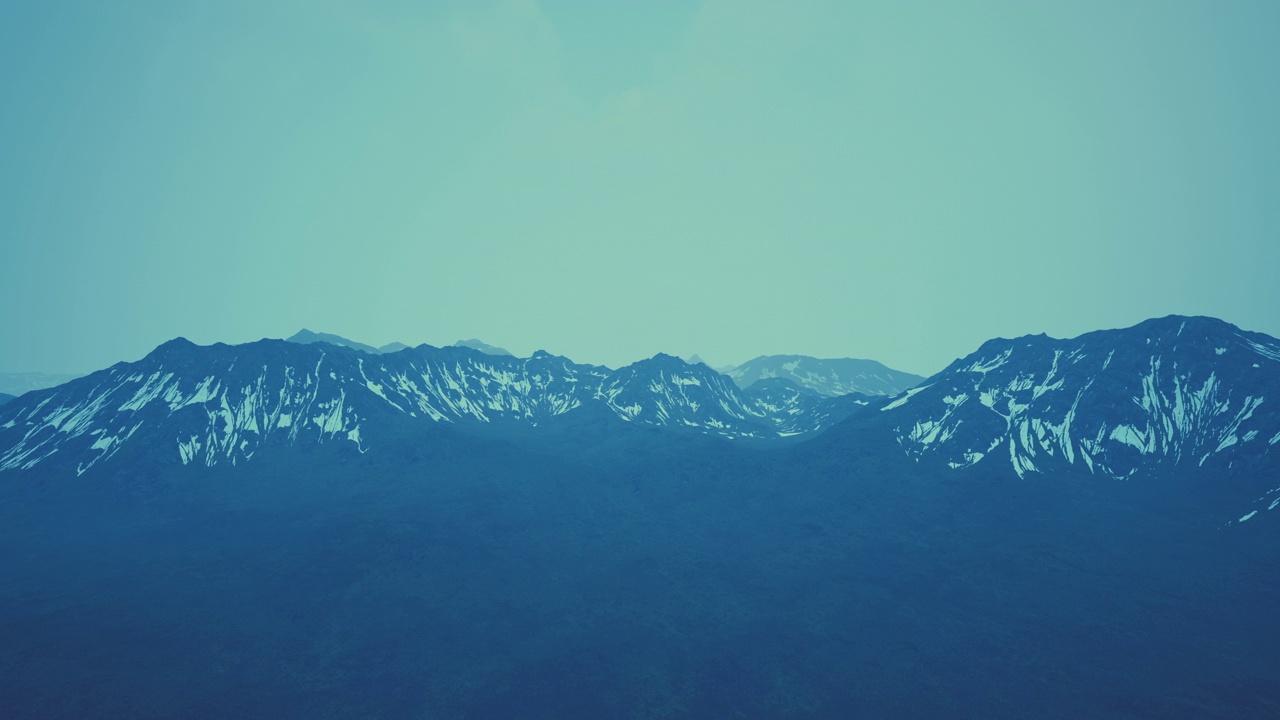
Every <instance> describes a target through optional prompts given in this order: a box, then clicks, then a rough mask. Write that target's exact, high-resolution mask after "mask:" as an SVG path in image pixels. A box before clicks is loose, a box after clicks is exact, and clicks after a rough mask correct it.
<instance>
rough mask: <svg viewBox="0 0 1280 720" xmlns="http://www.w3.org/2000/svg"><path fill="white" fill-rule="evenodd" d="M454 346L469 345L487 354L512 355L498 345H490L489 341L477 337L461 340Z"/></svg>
mask: <svg viewBox="0 0 1280 720" xmlns="http://www.w3.org/2000/svg"><path fill="white" fill-rule="evenodd" d="M453 347H468V348H471V349H472V350H479V351H480V352H482V353H484V354H486V355H511V353H509V352H507V351H506V350H504V349H502V348H500V347H498V346H496V345H490V344H489V343H486V342H482V341H480V340H477V339H475V338H471V339H470V340H459V341H458V342H456V343H454V344H453Z"/></svg>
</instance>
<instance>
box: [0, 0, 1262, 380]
mask: <svg viewBox="0 0 1280 720" xmlns="http://www.w3.org/2000/svg"><path fill="white" fill-rule="evenodd" d="M1278 27H1280V3H1277V2H1274V0H1267V1H1265V2H1256V3H1253V2H1245V1H1243V0H1236V1H1233V2H1219V1H1214V2H1177V1H1174V0H1158V1H1157V0H1150V1H1145V2H1138V1H1134V2H1117V1H1116V0H1106V1H1105V2H1082V1H1081V0H1070V1H1069V2H1053V1H1049V0H1037V1H1036V2H1025V1H1018V2H942V1H939V2H874V3H861V2H853V1H851V0H838V1H835V2H806V1H798V2H750V1H747V2H719V1H718V0H708V1H707V2H694V1H686V2H675V1H672V2H646V3H638V2H632V3H621V2H608V3H603V2H585V1H584V2H569V1H567V0H559V1H553V0H543V1H542V2H535V1H534V0H523V1H513V2H471V1H468V2H432V3H421V2H365V3H354V2H352V3H348V2H337V1H328V2H326V1H323V0H314V1H312V0H308V1H307V2H300V1H299V2H288V1H285V0H276V1H262V0H258V1H254V2H233V1H230V0H216V1H213V0H211V1H209V2H178V1H175V0H163V1H156V2H145V1H132V2H102V1H100V0H92V1H87V2H72V1H70V0H59V1H57V2H29V1H27V0H0V308H3V310H2V312H0V371H9V372H14V371H37V370H38V371H48V372H60V371H87V370H91V369H95V368H98V367H102V366H106V365H108V364H110V363H113V362H116V361H118V360H133V359H136V358H139V357H141V356H142V355H144V354H146V352H148V351H149V350H150V349H151V348H152V347H153V346H155V345H157V344H159V343H161V342H163V341H165V340H167V339H169V338H172V337H174V336H179V335H181V336H185V337H187V338H189V339H191V340H192V341H194V342H198V343H211V342H215V341H225V342H245V341H250V340H255V339H258V338H261V337H284V336H287V335H290V334H292V333H293V332H294V331H296V330H297V329H299V328H301V327H308V328H311V329H313V330H318V331H327V332H333V333H338V334H341V335H346V336H348V337H351V338H353V339H356V340H360V341H363V342H367V343H371V344H383V343H386V342H390V341H395V340H398V341H403V342H407V343H410V344H417V343H420V342H429V343H432V344H436V345H441V344H448V343H451V342H453V341H454V340H457V339H459V338H470V337H479V338H482V339H484V340H485V341H487V342H491V343H494V344H497V345H502V346H504V347H507V348H508V349H510V350H512V351H513V352H516V353H517V354H527V353H530V352H532V351H533V350H536V349H539V348H545V349H547V350H549V351H552V352H555V353H559V354H564V355H568V356H570V357H572V358H574V359H575V360H578V361H581V362H597V363H601V364H607V365H611V366H618V365H622V364H626V363H628V362H631V361H634V360H636V359H639V358H642V357H647V356H649V355H652V354H653V353H655V352H657V351H664V352H669V353H673V354H679V355H688V354H690V353H698V354H700V355H702V356H703V357H704V358H706V359H707V360H708V361H709V362H710V363H711V364H713V365H720V364H726V363H736V362H742V361H744V360H747V359H749V358H751V357H754V356H756V355H761V354H773V353H800V354H808V355H816V356H820V357H844V356H853V357H868V358H874V359H877V360H880V361H882V362H884V363H886V364H888V365H890V366H892V367H895V368H899V369H902V370H907V371H912V372H917V373H921V374H929V373H932V372H934V371H936V370H939V369H941V368H942V367H943V366H944V365H945V364H946V363H947V362H949V361H950V360H951V359H953V358H955V357H957V356H959V355H963V354H966V353H968V352H970V351H972V350H973V349H975V348H976V347H977V346H978V345H979V344H980V343H981V342H982V341H983V340H985V339H987V338H990V337H994V336H1005V337H1009V336H1014V335H1021V334H1026V333H1037V332H1047V333H1049V334H1050V335H1054V336H1070V335H1075V334H1079V333H1081V332H1086V331H1089V330H1094V329H1099V328H1106V327H1120V326H1126V325H1130V324H1133V323H1135V322H1138V321H1140V320H1142V319H1144V318H1147V317H1152V316H1161V315H1167V314H1170V313H1182V314H1204V315H1213V316H1217V317H1221V318H1223V319H1225V320H1228V321H1230V322H1233V323H1236V324H1238V325H1240V326H1242V327H1245V328H1247V329H1252V330H1259V331H1262V332H1267V333H1269V334H1271V335H1280V289H1278V288H1280V282H1278V280H1277V278H1278V277H1280V131H1278V130H1277V128H1280V75H1278V74H1277V68H1280V50H1277V48H1280V44H1278V43H1276V42H1275V33H1276V28H1278Z"/></svg>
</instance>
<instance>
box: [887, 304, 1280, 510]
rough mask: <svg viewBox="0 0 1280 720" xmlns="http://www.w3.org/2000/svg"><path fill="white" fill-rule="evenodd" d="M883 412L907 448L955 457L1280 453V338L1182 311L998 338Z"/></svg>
mask: <svg viewBox="0 0 1280 720" xmlns="http://www.w3.org/2000/svg"><path fill="white" fill-rule="evenodd" d="M877 414H878V415H879V416H880V420H881V421H882V422H885V423H888V424H889V425H890V426H891V427H892V429H893V431H894V433H895V434H896V437H897V439H898V442H899V443H900V444H901V446H902V447H903V448H904V449H905V450H906V452H907V453H908V454H909V455H911V456H913V457H916V458H921V459H924V458H931V459H937V460H940V461H942V462H944V463H945V464H946V465H948V466H949V467H952V468H962V467H968V466H972V465H975V464H977V463H979V462H1001V463H1009V464H1010V465H1011V466H1012V468H1013V470H1014V471H1015V472H1016V473H1017V474H1018V475H1019V476H1023V477H1025V476H1027V475H1028V474H1030V473H1037V472H1041V471H1045V470H1048V469H1052V468H1059V467H1067V466H1075V467H1080V468H1083V469H1085V470H1087V471H1088V472H1091V473H1094V474H1098V475H1104V476H1109V477H1114V478H1126V477H1130V476H1132V475H1134V474H1135V473H1138V472H1140V471H1142V470H1143V469H1144V468H1150V467H1154V466H1157V465H1160V466H1195V467H1206V468H1222V469H1230V468H1241V467H1247V466H1253V465H1255V464H1257V463H1259V462H1261V461H1262V460H1263V459H1264V458H1266V457H1268V456H1280V341H1277V340H1276V339H1275V338H1271V337H1268V336H1266V335H1261V334H1258V333H1251V332H1246V331H1243V330H1240V329H1239V328H1237V327H1235V326H1234V325H1229V324H1227V323H1225V322H1222V321H1220V320H1214V319H1210V318H1202V317H1178V316H1172V317H1166V318H1161V319H1157V320H1149V321H1146V322H1143V323H1141V324H1139V325H1136V326H1134V327H1132V328H1127V329H1123V330H1108V331H1100V332H1093V333H1088V334H1086V335H1082V336H1080V337H1077V338H1073V339H1069V340H1056V339H1052V338H1049V337H1046V336H1044V335H1037V336H1028V337H1023V338H1018V339H1016V340H991V341H989V342H987V343H985V344H984V345H983V346H982V347H981V348H980V349H979V350H978V351H977V352H975V353H973V354H972V355H969V356H968V357H965V358H963V359H960V360H957V361H956V362H954V363H952V364H951V365H950V366H949V367H948V368H947V369H945V370H944V371H942V372H941V373H939V374H937V375H935V376H933V377H931V378H929V379H927V380H926V381H925V382H924V383H923V384H921V385H920V386H918V387H916V388H913V389H912V390H910V391H908V392H907V393H904V394H902V395H900V396H898V397H897V398H896V399H893V400H892V401H890V402H888V403H886V404H885V405H884V406H883V407H881V408H880V411H879V413H877ZM1276 484H1278V485H1280V482H1277V483H1276Z"/></svg>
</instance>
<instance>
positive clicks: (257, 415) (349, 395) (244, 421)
mask: <svg viewBox="0 0 1280 720" xmlns="http://www.w3.org/2000/svg"><path fill="white" fill-rule="evenodd" d="M304 333H306V331H304ZM304 333H299V335H296V336H294V338H291V339H290V341H287V342H281V341H274V340H262V341H259V342H255V343H249V344H245V345H236V346H230V345H221V344H218V345H213V346H207V347H201V346H196V345H194V344H192V343H190V342H187V341H186V340H183V339H177V340H173V341H170V342H168V343H165V344H164V345H161V346H160V347H159V348H157V349H156V350H155V351H154V352H152V353H151V354H149V355H148V356H147V357H145V358H144V359H142V360H140V361H138V362H135V363H120V364H117V365H115V366H113V367H111V368H108V369H106V370H102V371H99V372H96V373H93V374H91V375H88V376H86V377H83V378H78V379H76V380H72V381H71V382H68V383H65V384H63V385H61V386H59V387H56V388H51V389H46V390H41V391H35V392H31V393H28V394H26V395H24V396H22V397H21V398H19V399H17V400H14V401H10V402H9V403H7V404H6V405H4V409H3V410H2V411H0V470H15V469H31V468H34V467H36V466H38V465H41V464H42V463H53V464H57V465H62V466H66V467H68V468H74V469H75V470H76V472H78V473H83V472H86V471H88V470H90V469H91V468H93V467H94V466H95V465H97V464H99V463H101V462H104V461H107V460H109V459H110V458H112V457H113V456H115V455H117V454H118V453H120V452H121V451H122V450H123V449H124V448H126V447H128V446H129V445H131V444H133V443H136V442H138V439H139V438H148V439H147V441H146V443H145V445H146V446H147V447H151V448H156V449H158V451H159V452H160V454H161V456H166V457H168V458H169V459H172V460H174V461H176V462H180V463H181V464H189V463H198V464H202V465H206V466H213V465H217V464H220V463H230V464H232V465H236V464H240V463H243V462H246V461H249V460H251V459H252V458H253V456H254V454H255V453H257V452H258V451H259V449H260V448H263V447H270V446H277V445H280V446H294V445H305V444H310V443H333V442H339V443H348V444H349V445H350V446H351V447H352V448H353V449H355V450H356V451H357V452H360V453H364V452H368V451H370V450H371V449H376V448H378V447H379V446H381V445H384V444H385V443H386V442H387V441H388V439H390V438H398V437H401V436H404V435H405V434H412V433H414V432H421V429H422V428H425V427H429V426H431V425H434V424H436V423H456V424H462V425H479V426H495V427H500V426H510V425H512V424H525V425H528V426H530V427H537V426H540V425H545V424H547V423H548V422H550V421H552V420H553V419H556V418H558V417H559V416H563V415H570V414H577V415H583V414H589V413H598V412H604V413H605V415H607V416H608V417H610V418H611V419H613V420H616V421H622V422H625V423H631V424H635V425H643V426H651V427H657V428H662V429H664V430H667V431H674V432H695V433H702V434H709V435H714V436H718V437H721V438H726V439H730V440H735V441H753V442H770V441H773V442H776V441H780V440H785V439H796V438H805V437H812V436H815V435H820V434H822V433H823V432H824V431H826V430H829V429H831V428H833V427H835V426H840V433H838V435H841V436H843V435H849V434H851V433H852V434H854V435H857V436H860V437H861V436H865V437H881V436H885V435H887V436H889V437H890V438H891V441H890V442H891V443H892V445H893V446H894V447H896V448H897V449H898V451H900V452H902V453H904V454H905V455H907V456H908V457H910V458H913V459H915V460H917V461H920V462H926V463H936V464H938V465H939V466H941V467H945V468H948V469H951V470H958V469H963V468H968V467H972V466H975V465H977V464H979V463H992V462H996V463H1002V464H1005V465H1007V466H1008V467H1009V468H1010V469H1012V470H1013V472H1014V473H1015V474H1016V475H1017V476H1019V477H1022V476H1025V475H1027V474H1029V473H1039V472H1044V471H1047V470H1051V469H1054V468H1060V467H1080V468H1083V469H1084V470H1086V471H1087V472H1089V473H1093V474H1099V475H1104V476H1107V477H1110V478H1117V479H1118V478H1127V477H1131V476H1133V475H1134V474H1135V473H1137V472H1140V471H1143V470H1144V469H1149V468H1156V467H1165V466H1189V465H1194V466H1196V467H1201V466H1204V467H1208V468H1221V469H1234V468H1236V467H1237V466H1239V467H1240V468H1252V467H1254V466H1257V465H1259V464H1260V463H1262V464H1265V463H1268V462H1271V460H1272V458H1273V457H1275V456H1276V455H1277V454H1278V451H1280V448H1277V444H1278V443H1280V411H1278V410H1277V408H1280V406H1278V405H1276V404H1275V400H1274V398H1276V397H1280V342H1278V341H1276V340H1275V339H1274V338H1271V337H1268V336H1265V335H1261V334H1257V333H1250V332H1246V331H1242V330H1240V329H1239V328H1236V327H1235V326H1232V325H1229V324H1227V323H1224V322H1222V321H1219V320H1214V319H1209V318H1197V317H1178V316H1171V317H1167V318H1163V319H1156V320H1150V321H1147V322H1144V323H1141V324H1139V325H1137V326H1134V327H1131V328H1127V329H1123V330H1108V331H1100V332H1094V333H1088V334H1086V335H1082V336H1080V337H1078V338H1073V339H1069V340H1055V339H1052V338H1048V337H1046V336H1044V335H1037V336H1027V337H1022V338H1017V339H1012V340H1004V339H996V340H991V341H989V342H987V343H985V344H983V345H982V346H981V347H980V348H979V349H978V350H977V351H975V352H974V353H972V354H970V355H968V356H966V357H964V358H961V359H958V360H956V361H955V362H953V363H952V364H951V365H949V366H948V367H947V368H946V369H944V370H943V371H942V372H940V373H937V374H936V375H934V376H932V377H930V378H928V379H925V380H923V382H921V383H919V384H916V385H914V387H911V386H910V384H912V383H914V381H916V380H917V378H916V377H915V376H911V375H908V374H905V373H899V372H896V371H892V370H889V369H887V368H884V366H882V365H880V364H879V363H874V362H872V361H860V360H843V361H822V360H815V359H813V358H800V357H797V356H775V357H765V358H758V359H757V360H754V361H752V362H750V363H747V364H745V365H743V366H741V367H739V368H736V369H735V370H734V371H733V372H731V373H730V374H728V375H725V374H721V373H718V372H716V371H714V370H711V369H710V368H708V367H707V366H706V365H705V364H696V365H695V364H689V363H687V362H685V361H683V360H681V359H679V358H676V357H672V356H669V355H664V354H661V353H659V354H658V355H655V356H654V357H652V358H649V359H647V360H642V361H640V362H637V363H634V364H632V365H629V366H626V367H624V368H620V369H618V370H610V369H609V368H605V367H601V366H594V365H582V364H577V363H574V362H572V361H571V360H569V359H568V358H564V357H560V356H556V355H551V354H549V353H546V352H543V351H539V352H536V353H534V354H533V355H532V356H531V357H528V358H516V357H514V356H511V355H509V354H507V355H503V354H491V353H490V352H488V351H484V350H478V349H475V348H473V347H471V346H469V345H465V344H462V345H455V346H451V347H445V348H437V347H432V346H430V345H420V346H418V347H416V348H405V349H401V350H396V351H385V350H379V349H374V348H372V347H370V346H364V345H360V344H359V343H352V342H351V341H347V340H345V339H343V338H337V337H336V336H323V335H319V334H315V333H311V334H304ZM300 337H301V339H299V338H300ZM325 338H327V339H325ZM472 343H479V341H472ZM479 344H480V345H483V343H479ZM485 347H490V346H485ZM775 373H778V374H775ZM795 379H799V380H801V381H802V382H803V383H804V384H803V385H801V384H799V383H797V382H795ZM872 381H874V382H875V383H881V384H879V385H875V386H874V387H875V388H881V389H883V388H886V387H887V388H894V387H903V386H907V387H909V389H907V390H905V392H900V393H897V394H896V395H893V396H888V397H886V396H883V395H871V394H863V393H858V392H844V393H837V392H836V390H838V389H841V388H846V387H849V386H854V385H856V386H858V387H863V388H866V387H867V385H868V383H871V382H872ZM744 386H745V387H744ZM1268 397H1270V398H1273V400H1272V402H1271V403H1270V404H1268V403H1267V402H1266V400H1267V398H1268ZM415 428H416V429H415ZM1271 494H1273V491H1269V492H1268V493H1267V495H1266V497H1270V496H1271ZM1272 507H1274V506H1273V505H1272Z"/></svg>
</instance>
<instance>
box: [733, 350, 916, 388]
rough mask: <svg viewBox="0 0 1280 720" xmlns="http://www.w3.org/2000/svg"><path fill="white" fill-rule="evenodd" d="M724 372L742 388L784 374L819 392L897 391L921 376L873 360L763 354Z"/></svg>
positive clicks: (783, 376)
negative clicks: (825, 358) (823, 358)
mask: <svg viewBox="0 0 1280 720" xmlns="http://www.w3.org/2000/svg"><path fill="white" fill-rule="evenodd" d="M724 372H725V373H726V374H727V375H728V376H729V377H731V378H733V380H734V382H736V383H738V385H739V386H741V387H743V388H749V387H751V386H752V385H753V384H754V383H756V382H759V381H760V380H764V379H767V378H775V377H780V378H786V379H788V380H790V381H792V382H794V383H795V384H797V385H799V386H801V387H805V388H808V389H810V390H813V391H814V392H816V393H818V394H819V395H827V396H834V395H846V394H848V393H862V394H864V395H897V394H898V393H900V392H902V391H903V390H906V389H907V388H911V387H915V386H916V385H917V384H919V383H920V381H921V380H924V378H922V377H920V376H919V375H912V374H911V373H905V372H901V371H899V370H893V369H891V368H887V367H885V366H884V365H883V364H881V363H878V362H876V361H875V360H857V359H854V358H836V359H829V360H822V359H819V358H812V357H808V356H806V355H762V356H760V357H758V358H756V359H754V360H749V361H747V362H745V363H743V364H741V365H738V366H737V367H733V368H727V369H725V370H724Z"/></svg>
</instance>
